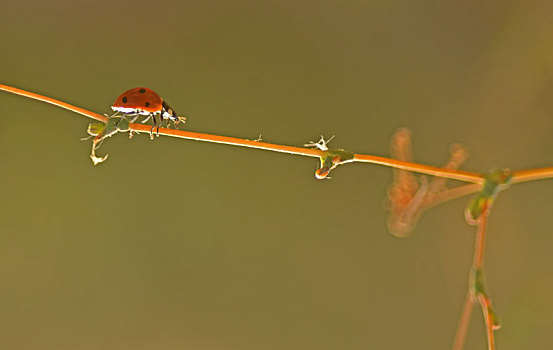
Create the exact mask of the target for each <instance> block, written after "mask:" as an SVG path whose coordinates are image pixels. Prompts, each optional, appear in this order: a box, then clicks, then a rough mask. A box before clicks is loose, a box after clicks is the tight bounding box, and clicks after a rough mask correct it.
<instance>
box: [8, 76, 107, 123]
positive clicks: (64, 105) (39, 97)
mask: <svg viewBox="0 0 553 350" xmlns="http://www.w3.org/2000/svg"><path fill="white" fill-rule="evenodd" d="M0 90H4V91H7V92H11V93H12V94H16V95H21V96H25V97H28V98H32V99H34V100H38V101H42V102H46V103H50V104H53V105H54V106H58V107H61V108H65V109H68V110H70V111H73V112H75V113H79V114H82V115H84V116H86V117H89V118H92V119H95V120H97V121H100V122H104V123H105V122H107V121H108V118H107V117H106V116H103V115H100V114H97V113H94V112H91V111H88V110H86V109H83V108H80V107H75V106H73V105H70V104H69V103H65V102H62V101H58V100H56V99H53V98H50V97H46V96H42V95H39V94H35V93H33V92H29V91H25V90H21V89H18V88H14V87H11V86H7V85H2V84H0Z"/></svg>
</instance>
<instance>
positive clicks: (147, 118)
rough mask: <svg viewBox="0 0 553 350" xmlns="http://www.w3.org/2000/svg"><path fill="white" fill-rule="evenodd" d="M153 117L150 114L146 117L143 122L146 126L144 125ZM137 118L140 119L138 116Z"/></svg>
mask: <svg viewBox="0 0 553 350" xmlns="http://www.w3.org/2000/svg"><path fill="white" fill-rule="evenodd" d="M151 117H152V115H151V114H148V116H147V117H146V119H144V120H143V121H142V124H144V123H146V122H147V121H148V120H150V118H151ZM137 118H138V116H137Z"/></svg>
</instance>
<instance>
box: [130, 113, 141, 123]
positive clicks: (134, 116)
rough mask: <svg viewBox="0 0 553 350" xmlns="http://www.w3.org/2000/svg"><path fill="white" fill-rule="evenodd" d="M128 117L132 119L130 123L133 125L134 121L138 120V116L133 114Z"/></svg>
mask: <svg viewBox="0 0 553 350" xmlns="http://www.w3.org/2000/svg"><path fill="white" fill-rule="evenodd" d="M130 116H132V117H133V118H132V119H131V123H134V122H135V121H136V120H137V119H138V117H139V114H134V115H133V114H131V115H130Z"/></svg>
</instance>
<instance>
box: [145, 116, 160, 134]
mask: <svg viewBox="0 0 553 350" xmlns="http://www.w3.org/2000/svg"><path fill="white" fill-rule="evenodd" d="M150 117H152V118H153V119H154V125H153V126H152V128H151V129H150V139H152V140H153V139H154V129H155V128H156V125H157V120H156V116H155V115H154V114H150V115H149V116H148V119H149V118H150ZM157 132H158V133H159V126H158V127H157Z"/></svg>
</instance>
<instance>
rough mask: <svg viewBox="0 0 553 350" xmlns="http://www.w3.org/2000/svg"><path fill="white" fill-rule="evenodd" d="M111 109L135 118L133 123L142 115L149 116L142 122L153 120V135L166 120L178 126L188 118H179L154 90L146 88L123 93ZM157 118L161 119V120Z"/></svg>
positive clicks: (151, 131)
mask: <svg viewBox="0 0 553 350" xmlns="http://www.w3.org/2000/svg"><path fill="white" fill-rule="evenodd" d="M111 109H113V110H114V111H116V112H121V113H124V114H127V115H129V116H135V117H134V118H133V119H132V120H131V123H133V122H134V121H135V120H136V119H137V118H138V116H140V115H145V116H147V117H146V119H144V120H143V121H142V122H143V123H144V122H147V121H148V120H150V118H153V120H154V126H152V129H151V130H150V134H151V135H153V131H154V129H155V128H156V127H157V131H158V132H159V127H160V125H161V124H162V123H163V121H164V120H165V119H168V120H171V121H173V122H174V123H175V125H178V124H179V122H183V123H184V122H185V120H186V117H179V116H178V115H177V113H176V112H175V110H174V109H173V108H171V107H170V106H169V105H168V104H167V103H166V102H165V101H163V99H162V98H161V97H160V96H159V95H158V94H157V93H156V92H155V91H154V90H152V89H148V88H145V87H137V88H134V89H130V90H127V91H125V92H123V93H122V94H121V96H119V97H117V99H116V100H115V102H114V103H113V106H111ZM156 117H159V120H158V119H157V118H156Z"/></svg>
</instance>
